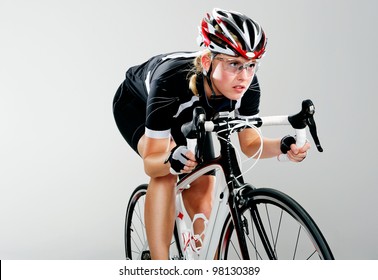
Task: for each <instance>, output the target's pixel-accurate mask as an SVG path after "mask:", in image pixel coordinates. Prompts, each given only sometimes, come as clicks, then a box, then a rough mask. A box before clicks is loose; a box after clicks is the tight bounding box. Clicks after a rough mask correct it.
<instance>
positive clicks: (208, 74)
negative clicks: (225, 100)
mask: <svg viewBox="0 0 378 280" xmlns="http://www.w3.org/2000/svg"><path fill="white" fill-rule="evenodd" d="M212 70H213V61H212V60H211V63H210V67H209V71H207V73H206V75H205V77H206V81H207V84H208V85H209V87H210V90H211V97H210V98H215V96H216V94H215V91H214V88H213V84H212V82H211V78H210V77H211V72H212Z"/></svg>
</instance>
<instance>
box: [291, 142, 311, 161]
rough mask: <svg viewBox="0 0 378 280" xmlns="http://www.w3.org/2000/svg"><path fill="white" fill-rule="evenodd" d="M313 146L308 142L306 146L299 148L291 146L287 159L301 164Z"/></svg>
mask: <svg viewBox="0 0 378 280" xmlns="http://www.w3.org/2000/svg"><path fill="white" fill-rule="evenodd" d="M310 147H311V145H310V143H309V142H306V144H305V145H304V146H303V147H301V148H299V147H298V146H297V145H295V144H291V145H290V150H289V151H288V152H287V157H288V158H289V159H290V160H291V161H294V162H301V161H303V160H304V159H305V158H306V156H307V153H308V150H309V149H310Z"/></svg>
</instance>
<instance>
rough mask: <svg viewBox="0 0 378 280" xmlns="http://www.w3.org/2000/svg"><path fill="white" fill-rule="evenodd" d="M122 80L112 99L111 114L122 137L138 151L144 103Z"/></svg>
mask: <svg viewBox="0 0 378 280" xmlns="http://www.w3.org/2000/svg"><path fill="white" fill-rule="evenodd" d="M124 84H125V82H123V83H122V84H121V85H120V86H119V88H118V90H117V92H116V94H115V96H114V100H113V114H114V118H115V121H116V124H117V126H118V129H119V131H120V132H121V134H122V136H123V138H125V140H126V141H127V143H128V144H129V145H130V147H131V148H133V150H134V151H135V152H136V153H137V154H139V153H138V142H139V139H140V138H141V137H142V136H143V135H144V130H145V123H146V104H145V103H144V102H143V101H142V100H140V99H139V98H138V97H136V96H134V95H133V94H132V93H131V92H130V91H129V90H128V89H127V87H126V86H125V85H124Z"/></svg>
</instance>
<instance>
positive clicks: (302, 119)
mask: <svg viewBox="0 0 378 280" xmlns="http://www.w3.org/2000/svg"><path fill="white" fill-rule="evenodd" d="M314 113H315V107H314V105H313V103H312V101H311V100H305V101H303V102H302V110H301V111H300V112H299V113H298V114H296V115H292V116H270V117H262V118H260V117H255V118H252V119H243V120H241V119H235V118H232V117H231V118H230V117H229V116H228V112H227V113H226V114H224V115H223V116H222V115H221V114H220V115H219V116H218V117H219V118H218V120H217V123H216V125H215V123H214V122H213V121H205V120H206V117H205V114H204V110H203V109H201V108H200V107H198V108H196V109H195V110H194V111H193V120H192V121H191V122H189V123H187V124H185V125H183V127H182V131H183V133H184V135H186V136H187V138H188V139H187V140H188V147H189V149H190V150H191V151H192V152H193V153H194V154H195V155H196V158H197V159H198V160H199V162H200V164H199V165H198V166H197V168H196V169H195V170H194V171H193V172H192V173H190V174H187V175H185V177H183V178H182V179H181V180H179V182H178V183H177V187H176V191H177V203H176V204H177V206H178V207H177V211H178V213H177V216H176V226H177V229H178V238H179V243H180V248H181V251H182V253H183V254H184V255H186V257H187V258H189V259H200V260H205V259H213V258H214V257H215V253H216V252H217V247H218V245H219V241H220V240H219V239H220V236H221V233H222V230H223V223H224V221H225V220H226V218H227V216H228V215H229V214H230V215H231V217H232V221H233V224H234V229H235V232H236V235H237V239H238V242H239V246H240V251H241V254H242V258H243V259H249V253H248V250H247V249H246V240H245V236H244V233H243V225H242V222H241V214H240V213H239V211H238V207H239V206H241V205H242V204H243V203H245V201H246V200H248V196H250V191H253V189H254V187H252V186H251V185H249V184H244V180H243V177H242V173H241V171H240V167H239V164H238V161H237V158H236V152H235V149H234V147H233V145H232V143H231V138H230V136H231V133H233V132H235V131H239V130H242V129H245V128H247V127H254V128H259V127H262V126H277V125H291V126H292V127H293V128H294V129H295V132H296V144H297V146H298V147H302V146H303V145H305V143H306V141H307V138H306V129H305V128H306V126H308V127H309V128H310V132H311V135H312V137H313V139H314V141H315V144H316V147H317V148H318V150H319V151H320V152H322V151H323V149H322V148H321V146H320V143H319V139H318V136H317V132H316V125H315V121H314V119H313V114H314ZM216 126H217V128H216ZM205 131H208V132H211V131H217V137H218V140H219V143H220V147H221V152H220V156H219V157H217V158H215V159H213V160H210V161H208V162H202V160H201V155H202V151H203V149H204V135H205ZM193 135H194V137H193ZM189 136H190V137H189ZM222 140H225V141H222ZM279 160H281V161H284V160H287V157H286V155H284V154H283V155H281V156H280V157H279ZM210 171H215V173H216V180H215V189H214V194H213V198H214V199H213V207H212V210H211V214H210V218H209V220H208V221H207V222H208V223H207V228H206V231H205V237H204V240H203V242H202V246H201V249H200V250H198V251H197V250H194V251H193V254H190V253H189V250H188V248H189V243H190V242H191V239H192V238H193V237H194V236H190V234H193V231H192V232H191V233H190V234H189V235H186V234H185V231H186V230H187V228H188V223H190V218H189V217H188V214H187V213H186V212H185V209H184V205H183V203H182V200H181V193H182V191H183V190H185V189H188V188H190V183H192V182H193V181H195V180H196V179H197V178H199V177H200V176H202V175H205V174H206V173H208V172H210ZM245 199H246V200H245ZM180 211H181V213H179V212H180ZM253 216H254V221H255V224H256V227H257V228H259V234H260V237H261V238H262V239H265V240H266V233H265V231H264V230H263V229H262V228H261V227H260V226H259V221H260V217H259V214H258V211H257V209H256V210H255V211H254V213H253ZM188 220H189V221H188ZM265 243H268V242H265ZM265 246H266V250H267V251H268V252H272V250H271V248H270V244H265ZM193 247H195V246H193ZM269 255H270V258H274V256H273V255H274V254H273V253H269Z"/></svg>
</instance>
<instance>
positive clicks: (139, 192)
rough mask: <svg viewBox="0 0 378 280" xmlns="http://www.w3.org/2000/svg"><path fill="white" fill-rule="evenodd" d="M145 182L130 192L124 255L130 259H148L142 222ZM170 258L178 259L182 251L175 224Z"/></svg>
mask: <svg viewBox="0 0 378 280" xmlns="http://www.w3.org/2000/svg"><path fill="white" fill-rule="evenodd" d="M147 187H148V185H147V184H142V185H140V186H138V187H137V188H136V189H135V190H134V191H133V193H132V195H131V197H130V200H129V203H128V205H127V210H126V218H125V234H124V236H125V255H126V259H130V260H150V259H151V254H150V250H149V247H148V242H147V235H146V228H145V223H144V204H145V195H146V193H147ZM170 258H171V259H180V258H182V253H181V250H180V247H179V243H178V233H177V228H176V224H175V227H174V233H173V235H172V242H171V246H170Z"/></svg>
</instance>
